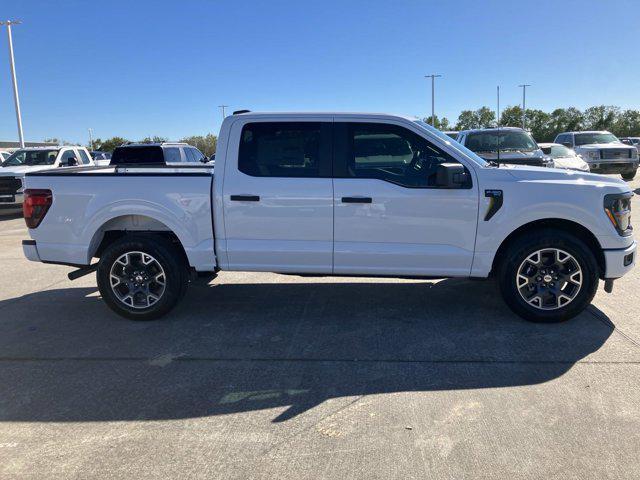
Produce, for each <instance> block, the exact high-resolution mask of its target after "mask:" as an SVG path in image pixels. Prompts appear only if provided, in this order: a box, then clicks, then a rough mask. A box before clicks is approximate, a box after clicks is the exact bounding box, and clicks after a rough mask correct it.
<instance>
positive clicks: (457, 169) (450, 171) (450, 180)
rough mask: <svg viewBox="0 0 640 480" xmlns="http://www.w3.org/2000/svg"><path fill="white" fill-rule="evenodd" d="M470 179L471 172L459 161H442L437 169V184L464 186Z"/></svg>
mask: <svg viewBox="0 0 640 480" xmlns="http://www.w3.org/2000/svg"><path fill="white" fill-rule="evenodd" d="M468 181H469V173H467V171H466V170H465V168H464V165H461V164H459V163H441V164H440V165H438V170H437V171H436V186H438V187H442V188H462V187H463V186H465V185H466V184H467V182H468Z"/></svg>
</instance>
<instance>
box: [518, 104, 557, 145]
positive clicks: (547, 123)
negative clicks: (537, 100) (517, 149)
mask: <svg viewBox="0 0 640 480" xmlns="http://www.w3.org/2000/svg"><path fill="white" fill-rule="evenodd" d="M525 127H526V128H527V130H529V131H530V132H531V135H532V136H533V138H534V139H535V140H536V141H537V142H552V141H553V140H554V139H555V138H556V134H555V133H553V132H552V131H551V115H549V114H548V113H547V112H543V111H542V110H531V109H529V108H527V111H526V123H525Z"/></svg>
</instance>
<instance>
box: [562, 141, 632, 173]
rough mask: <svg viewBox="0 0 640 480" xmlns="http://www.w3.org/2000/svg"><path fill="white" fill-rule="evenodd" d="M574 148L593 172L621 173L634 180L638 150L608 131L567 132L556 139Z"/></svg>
mask: <svg viewBox="0 0 640 480" xmlns="http://www.w3.org/2000/svg"><path fill="white" fill-rule="evenodd" d="M554 142H555V143H560V144H562V145H564V146H565V147H569V148H573V150H574V151H575V152H576V153H577V154H578V155H580V156H581V157H582V158H583V159H584V161H585V162H587V163H588V164H589V169H590V170H591V172H593V173H619V174H620V175H622V178H624V179H625V180H633V177H635V176H636V171H637V170H638V150H637V149H636V148H635V147H632V146H629V145H625V144H624V143H622V142H621V141H620V140H618V138H617V137H616V136H615V135H614V134H613V133H610V132H607V131H604V130H603V131H588V132H565V133H561V134H559V135H558V136H557V137H556V139H555V140H554Z"/></svg>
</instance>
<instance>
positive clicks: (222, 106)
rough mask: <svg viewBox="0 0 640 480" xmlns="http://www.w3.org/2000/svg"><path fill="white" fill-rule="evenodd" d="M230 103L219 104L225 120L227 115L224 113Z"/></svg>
mask: <svg viewBox="0 0 640 480" xmlns="http://www.w3.org/2000/svg"><path fill="white" fill-rule="evenodd" d="M228 106H229V105H218V108H221V109H222V119H223V120H224V119H225V117H226V115H225V113H224V110H225V108H227V107H228Z"/></svg>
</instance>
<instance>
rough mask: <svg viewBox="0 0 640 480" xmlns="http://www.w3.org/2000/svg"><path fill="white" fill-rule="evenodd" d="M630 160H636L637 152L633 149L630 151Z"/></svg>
mask: <svg viewBox="0 0 640 480" xmlns="http://www.w3.org/2000/svg"><path fill="white" fill-rule="evenodd" d="M631 158H638V150H636V149H635V148H634V149H633V150H631Z"/></svg>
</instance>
